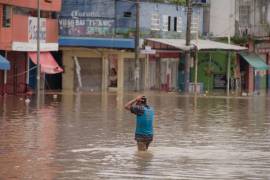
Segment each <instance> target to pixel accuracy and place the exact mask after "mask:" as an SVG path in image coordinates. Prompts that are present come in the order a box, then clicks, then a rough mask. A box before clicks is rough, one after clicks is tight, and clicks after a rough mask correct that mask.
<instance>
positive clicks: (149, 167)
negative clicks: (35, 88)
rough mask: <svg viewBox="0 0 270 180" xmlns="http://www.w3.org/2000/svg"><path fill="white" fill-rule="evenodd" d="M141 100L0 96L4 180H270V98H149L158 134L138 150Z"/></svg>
mask: <svg viewBox="0 0 270 180" xmlns="http://www.w3.org/2000/svg"><path fill="white" fill-rule="evenodd" d="M133 97H135V94H127V95H124V96H121V95H116V94H105V95H104V94H103V95H101V94H65V95H58V97H57V99H54V98H53V96H52V95H46V96H45V97H44V99H41V100H40V105H37V103H36V101H35V98H32V100H31V102H30V103H29V104H28V105H27V104H26V103H25V101H24V100H22V99H20V98H19V97H12V96H10V97H5V98H4V97H0V104H1V107H0V179H1V180H2V179H3V180H6V179H19V180H24V179H34V180H39V179H46V180H52V179H57V180H58V179H59V180H62V179H65V180H66V179H68V180H74V179H91V180H96V179H97V180H99V179H115V180H121V179H162V180H166V179H207V180H208V179H228V180H231V179H243V180H246V179H252V180H254V179H270V148H269V147H270V110H269V108H270V100H269V99H267V98H265V97H253V98H237V99H230V98H228V99H226V98H205V97H200V98H197V99H194V98H193V97H181V96H177V95H173V94H165V93H164V94H159V93H154V94H149V95H148V98H149V103H150V104H151V105H153V107H154V108H155V113H156V114H155V125H154V129H155V136H154V141H153V143H152V144H151V145H150V148H149V151H148V152H143V153H142V152H137V147H136V142H135V141H134V126H135V121H134V119H135V116H133V115H132V114H131V113H129V112H127V111H126V110H124V108H123V106H124V103H125V102H126V101H128V100H130V99H132V98H133Z"/></svg>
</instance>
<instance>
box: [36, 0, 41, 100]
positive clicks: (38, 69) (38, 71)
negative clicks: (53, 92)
mask: <svg viewBox="0 0 270 180" xmlns="http://www.w3.org/2000/svg"><path fill="white" fill-rule="evenodd" d="M37 16H38V17H37V86H36V91H37V95H38V96H39V95H40V0H37Z"/></svg>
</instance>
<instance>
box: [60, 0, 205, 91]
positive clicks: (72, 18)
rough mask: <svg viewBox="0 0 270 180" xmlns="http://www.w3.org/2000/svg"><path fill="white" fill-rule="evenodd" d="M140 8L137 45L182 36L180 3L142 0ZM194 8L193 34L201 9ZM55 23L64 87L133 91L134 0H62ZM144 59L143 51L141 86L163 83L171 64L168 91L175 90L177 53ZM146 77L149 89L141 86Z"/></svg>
mask: <svg viewBox="0 0 270 180" xmlns="http://www.w3.org/2000/svg"><path fill="white" fill-rule="evenodd" d="M140 12H141V13H140V38H141V40H140V44H141V48H142V45H143V39H147V38H183V37H184V34H185V29H186V11H185V8H184V7H182V6H177V5H172V4H165V3H151V2H148V1H141V3H140ZM193 12H194V13H193V14H194V16H193V22H194V23H193V25H192V33H193V36H196V35H200V34H202V29H203V11H202V8H201V7H196V8H194V10H193ZM59 22H60V36H61V37H60V41H59V42H60V46H61V47H60V49H61V51H62V54H63V63H64V67H65V73H64V74H63V78H62V80H63V89H64V90H76V89H80V90H86V91H99V90H105V91H106V90H108V89H109V90H120V91H122V90H134V89H135V73H134V67H135V61H134V36H135V28H136V27H135V24H136V5H135V3H133V2H126V1H118V0H115V1H106V2H100V1H97V0H92V1H91V0H83V1H75V0H68V1H63V10H62V12H61V14H60V19H59ZM146 57H147V55H146V54H144V53H142V54H141V55H140V62H141V63H140V72H139V74H140V75H139V77H140V82H141V83H140V86H141V87H140V89H145V88H152V89H162V88H163V87H167V86H168V84H167V80H166V77H165V76H166V72H169V71H167V70H166V69H167V68H169V69H170V67H172V68H173V67H176V69H173V70H172V69H170V72H174V73H173V77H171V78H172V79H173V80H174V81H176V82H175V83H174V85H173V86H172V87H171V88H170V89H178V85H177V79H178V63H179V62H178V61H179V59H180V56H179V52H174V53H164V52H157V53H156V54H155V55H154V56H148V57H149V58H146ZM160 65H161V67H162V68H161V69H162V70H161V71H162V72H164V73H163V75H160V73H159V75H158V77H160V78H159V80H158V82H156V80H155V79H156V77H157V74H156V69H157V67H159V66H160ZM161 74H162V73H161ZM149 76H151V77H149ZM146 79H148V80H149V79H150V81H151V82H152V83H151V85H150V86H148V87H146V86H145V84H146V83H145V82H146ZM161 81H162V82H163V83H161ZM147 82H149V81H147ZM165 89H166V88H165ZM167 89H168V88H167Z"/></svg>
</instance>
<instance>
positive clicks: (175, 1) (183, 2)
mask: <svg viewBox="0 0 270 180" xmlns="http://www.w3.org/2000/svg"><path fill="white" fill-rule="evenodd" d="M170 2H171V3H173V4H177V5H181V6H184V5H186V0H170Z"/></svg>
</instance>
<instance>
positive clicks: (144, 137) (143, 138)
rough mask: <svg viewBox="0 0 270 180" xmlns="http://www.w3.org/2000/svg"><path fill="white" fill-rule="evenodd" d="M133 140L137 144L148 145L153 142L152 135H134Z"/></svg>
mask: <svg viewBox="0 0 270 180" xmlns="http://www.w3.org/2000/svg"><path fill="white" fill-rule="evenodd" d="M135 140H136V141H137V142H146V143H150V142H152V141H153V135H142V134H135Z"/></svg>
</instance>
